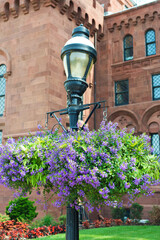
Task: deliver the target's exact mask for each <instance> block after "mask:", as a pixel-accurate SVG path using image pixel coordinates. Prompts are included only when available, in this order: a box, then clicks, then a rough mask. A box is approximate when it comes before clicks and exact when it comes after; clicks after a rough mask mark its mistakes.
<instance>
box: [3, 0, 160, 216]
mask: <svg viewBox="0 0 160 240" xmlns="http://www.w3.org/2000/svg"><path fill="white" fill-rule="evenodd" d="M158 9H160V1H159V0H157V1H154V2H152V3H149V4H146V5H142V6H137V5H136V4H135V2H134V1H133V0H132V1H131V0H114V1H113V0H97V1H96V0H41V1H40V0H8V1H7V0H0V32H1V35H0V141H2V142H4V141H5V140H6V139H7V138H8V137H14V138H18V137H20V136H25V135H27V134H28V132H32V133H34V132H35V131H36V130H37V125H38V124H41V125H42V126H43V127H45V115H46V112H49V111H52V110H58V109H61V108H65V107H66V92H65V89H64V86H63V83H64V81H65V79H66V77H65V74H64V68H63V64H62V61H61V59H60V53H61V49H62V47H63V46H64V44H65V42H66V41H67V40H68V39H69V38H70V37H71V33H72V30H73V28H75V27H76V26H77V25H79V24H81V23H83V24H84V26H86V27H87V28H88V29H89V30H90V35H91V37H90V39H91V41H92V42H93V43H94V44H95V46H96V48H97V54H98V59H97V63H96V65H95V68H94V69H93V71H92V72H91V73H90V76H89V77H88V79H87V81H88V83H89V86H90V88H89V89H88V90H87V91H86V93H85V95H84V103H90V102H93V101H94V102H95V101H99V100H106V102H107V114H108V120H111V121H113V122H118V124H119V127H120V128H124V127H127V129H128V130H130V129H132V128H134V129H135V132H136V134H140V133H142V132H147V133H148V134H150V135H151V136H152V144H153V145H154V147H155V152H156V153H159V152H160V141H159V131H160V70H159V63H160V41H159V25H160V12H159V10H158ZM86 116H87V113H85V114H84V118H85V117H86ZM102 118H103V109H100V110H97V111H96V113H95V116H94V118H92V120H91V121H90V125H91V127H94V128H97V127H98V125H99V123H100V121H101V120H102ZM51 124H53V123H51ZM63 124H68V118H67V116H65V117H64V118H63ZM156 191H157V193H156V194H155V196H154V197H152V198H149V199H143V200H142V199H141V200H140V201H141V202H142V201H143V205H145V209H146V211H145V215H144V216H147V211H148V210H150V209H151V207H152V205H153V204H155V205H160V196H159V197H157V196H158V194H159V190H158V187H157V188H156ZM10 197H11V193H10V192H9V191H8V190H7V189H5V188H3V187H1V195H0V212H4V206H5V205H6V204H7V203H8V201H9V199H10ZM32 197H33V198H34V196H32ZM39 211H40V213H41V215H42V214H43V210H42V208H41V207H40V206H39ZM107 211H108V210H107ZM52 213H53V214H54V215H55V216H58V215H57V214H58V212H57V211H55V210H54V211H52ZM104 214H106V215H107V212H106V210H104Z"/></svg>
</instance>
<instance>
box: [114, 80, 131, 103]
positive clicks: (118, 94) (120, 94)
mask: <svg viewBox="0 0 160 240" xmlns="http://www.w3.org/2000/svg"><path fill="white" fill-rule="evenodd" d="M128 102H129V96H128V80H124V81H118V82H115V103H116V105H123V104H128Z"/></svg>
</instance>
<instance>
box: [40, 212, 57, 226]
mask: <svg viewBox="0 0 160 240" xmlns="http://www.w3.org/2000/svg"><path fill="white" fill-rule="evenodd" d="M55 223H56V224H55ZM57 224H58V223H57V222H55V221H54V219H53V217H52V216H51V215H50V214H47V215H45V216H44V217H43V218H42V219H41V226H47V227H48V226H50V225H52V226H53V225H57Z"/></svg>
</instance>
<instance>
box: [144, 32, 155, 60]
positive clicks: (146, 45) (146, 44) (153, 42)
mask: <svg viewBox="0 0 160 240" xmlns="http://www.w3.org/2000/svg"><path fill="white" fill-rule="evenodd" d="M149 31H153V32H154V41H152V42H149V43H148V42H147V33H148V32H149ZM151 44H155V53H153V54H148V45H151ZM145 47H146V56H147V57H148V56H152V55H156V52H157V49H156V32H155V30H154V29H153V28H150V29H148V30H147V31H146V32H145Z"/></svg>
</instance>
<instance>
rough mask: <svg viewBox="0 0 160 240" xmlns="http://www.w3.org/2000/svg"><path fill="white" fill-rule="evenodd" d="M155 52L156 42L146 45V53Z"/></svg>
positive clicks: (151, 53) (152, 53)
mask: <svg viewBox="0 0 160 240" xmlns="http://www.w3.org/2000/svg"><path fill="white" fill-rule="evenodd" d="M154 54H156V44H155V43H151V44H148V45H147V55H148V56H150V55H154Z"/></svg>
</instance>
